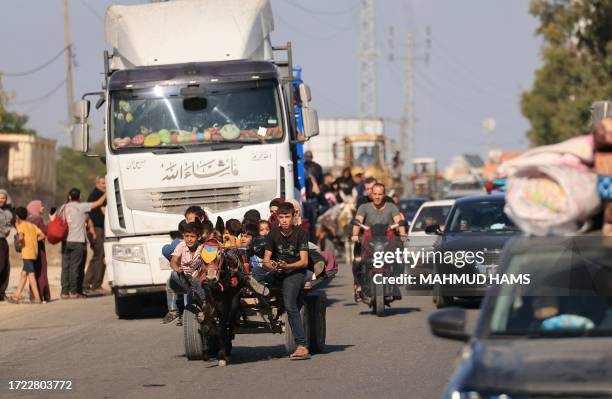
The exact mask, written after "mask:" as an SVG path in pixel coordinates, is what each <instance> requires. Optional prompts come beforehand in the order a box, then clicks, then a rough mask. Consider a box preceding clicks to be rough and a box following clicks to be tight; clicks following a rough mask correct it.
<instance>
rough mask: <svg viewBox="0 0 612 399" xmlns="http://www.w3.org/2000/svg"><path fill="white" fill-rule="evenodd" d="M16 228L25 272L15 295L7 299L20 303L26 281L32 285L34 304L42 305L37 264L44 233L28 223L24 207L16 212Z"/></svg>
mask: <svg viewBox="0 0 612 399" xmlns="http://www.w3.org/2000/svg"><path fill="white" fill-rule="evenodd" d="M15 215H16V222H15V224H16V228H17V233H18V235H19V236H18V241H17V245H18V246H21V258H22V259H23V270H22V271H21V276H20V277H19V284H18V285H17V291H16V292H15V295H13V296H12V297H9V298H7V299H8V301H9V302H12V303H19V298H20V297H21V293H22V291H23V289H24V288H25V284H26V280H27V282H28V283H29V284H30V290H31V291H32V293H33V294H34V302H33V303H41V300H40V292H39V291H38V285H37V283H36V274H35V263H36V260H37V259H38V241H41V240H44V239H45V235H44V233H43V232H42V231H41V230H40V229H39V228H38V227H37V226H36V225H34V224H32V223H30V222H28V221H27V220H26V219H27V218H28V210H27V209H26V208H24V207H22V206H20V207H19V208H17V209H16V210H15Z"/></svg>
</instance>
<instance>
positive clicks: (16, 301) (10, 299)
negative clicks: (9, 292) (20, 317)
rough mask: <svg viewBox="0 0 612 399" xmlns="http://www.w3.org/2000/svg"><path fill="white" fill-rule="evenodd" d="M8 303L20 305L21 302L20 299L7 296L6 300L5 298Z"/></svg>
mask: <svg viewBox="0 0 612 399" xmlns="http://www.w3.org/2000/svg"><path fill="white" fill-rule="evenodd" d="M4 299H5V300H6V301H7V302H8V303H13V304H16V305H18V304H20V303H21V302H20V301H19V299H17V298H15V297H12V296H7V297H6V298H4Z"/></svg>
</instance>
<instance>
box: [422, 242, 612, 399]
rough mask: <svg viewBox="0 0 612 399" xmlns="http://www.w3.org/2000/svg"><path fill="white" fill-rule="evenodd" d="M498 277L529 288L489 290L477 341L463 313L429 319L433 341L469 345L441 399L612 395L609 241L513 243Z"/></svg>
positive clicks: (514, 286) (450, 311)
mask: <svg viewBox="0 0 612 399" xmlns="http://www.w3.org/2000/svg"><path fill="white" fill-rule="evenodd" d="M500 273H503V274H505V275H508V276H512V275H514V276H520V275H526V274H529V276H530V283H529V284H526V285H525V284H503V285H495V286H493V287H492V288H491V289H490V290H489V291H488V293H487V296H486V297H485V300H484V301H483V304H482V306H481V310H480V313H479V319H478V321H477V323H476V329H475V332H474V334H473V335H472V336H471V337H470V335H469V334H468V333H466V331H465V324H466V313H465V310H464V309H462V308H457V307H451V308H446V309H440V310H438V311H437V312H435V313H433V314H432V315H431V316H430V317H429V325H430V328H431V331H432V333H433V334H434V335H436V336H438V337H443V338H449V339H455V340H461V341H468V342H467V345H466V346H465V347H464V348H463V349H462V350H461V351H460V354H459V356H458V359H457V363H456V364H457V367H456V369H455V372H454V373H453V375H452V377H451V379H450V381H449V382H448V384H447V386H446V388H445V392H444V395H443V397H444V398H447V399H450V398H452V399H468V398H470V399H471V398H512V399H516V398H552V397H554V398H587V397H588V398H609V397H611V396H612V350H610V348H612V239H611V238H609V237H607V238H606V237H593V236H576V237H560V238H554V239H549V238H537V239H534V238H524V237H520V238H518V239H516V238H515V239H513V240H511V242H509V243H508V245H507V247H506V249H505V250H504V255H503V256H502V262H501V265H500Z"/></svg>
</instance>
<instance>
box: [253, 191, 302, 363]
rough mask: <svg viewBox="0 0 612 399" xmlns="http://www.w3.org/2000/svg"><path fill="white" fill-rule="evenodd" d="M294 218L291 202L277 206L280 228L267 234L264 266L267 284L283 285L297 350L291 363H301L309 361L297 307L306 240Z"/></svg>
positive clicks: (284, 301)
mask: <svg viewBox="0 0 612 399" xmlns="http://www.w3.org/2000/svg"><path fill="white" fill-rule="evenodd" d="M294 214H295V209H294V208H293V205H292V204H291V203H290V202H283V203H281V204H279V206H278V211H277V215H278V222H279V227H275V228H273V229H272V230H270V234H268V236H267V241H266V250H265V252H264V260H263V264H264V267H265V268H266V269H268V270H271V271H272V273H270V274H269V275H270V276H271V281H270V283H278V284H281V285H282V292H283V303H284V304H285V311H286V312H287V316H288V319H289V325H290V326H291V331H292V333H293V338H294V340H295V345H296V346H297V349H296V350H295V352H293V353H292V354H291V355H290V359H292V360H300V359H308V358H310V353H309V352H308V348H307V346H306V334H305V332H304V324H303V322H302V318H301V317H300V309H299V307H298V297H299V294H300V290H301V289H302V286H303V285H304V277H305V274H306V267H307V266H308V236H307V234H306V232H305V231H304V230H302V229H300V228H299V227H297V226H295V225H294V221H293V218H294Z"/></svg>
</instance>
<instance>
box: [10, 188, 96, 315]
mask: <svg viewBox="0 0 612 399" xmlns="http://www.w3.org/2000/svg"><path fill="white" fill-rule="evenodd" d="M105 191H106V186H105V179H104V177H97V178H96V180H95V187H94V189H93V190H92V192H91V193H90V195H89V197H88V199H87V202H81V192H80V190H79V189H77V188H73V189H71V190H70V191H69V192H68V195H67V197H66V203H64V204H63V205H62V206H60V207H59V209H56V208H51V209H50V210H49V212H48V214H46V212H45V204H44V203H43V202H42V201H40V200H33V201H30V202H29V203H28V204H27V206H25V207H24V206H17V207H14V206H13V204H12V201H11V197H10V195H9V193H8V192H7V191H6V190H0V301H7V302H11V303H32V304H40V303H47V302H49V301H51V299H52V298H51V290H50V288H49V279H48V275H47V250H46V242H45V241H46V240H45V238H46V237H47V234H48V228H49V226H50V224H52V223H54V221H55V220H56V219H57V218H58V217H59V218H60V219H61V220H62V221H63V223H65V231H66V236H65V237H63V240H61V244H59V245H61V256H62V262H61V294H60V297H61V299H78V298H85V297H86V296H87V295H103V294H106V293H107V290H105V289H104V288H103V287H102V285H103V283H104V273H105V271H106V266H105V263H104V217H105V213H106V193H105ZM13 229H14V230H15V231H16V234H15V235H14V236H13V242H14V246H15V250H16V251H17V252H18V253H19V255H20V257H21V259H22V261H23V268H22V271H21V274H20V278H19V283H18V285H17V290H16V291H15V292H14V293H13V294H12V295H7V294H6V291H7V288H8V284H9V277H10V258H9V244H8V239H9V238H10V234H11V232H12V231H13ZM88 241H89V244H90V246H91V249H92V256H91V259H90V262H89V266H88V268H87V272H85V266H86V261H87V242H88ZM26 284H27V285H28V286H29V291H30V295H29V300H23V299H22V298H21V295H22V293H23V290H24V288H25V286H26Z"/></svg>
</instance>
